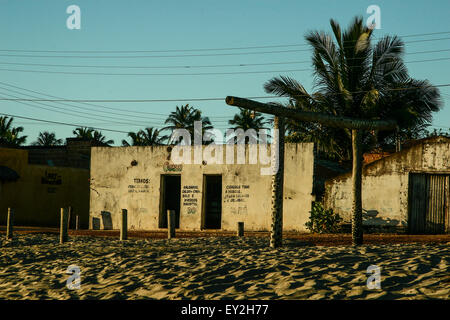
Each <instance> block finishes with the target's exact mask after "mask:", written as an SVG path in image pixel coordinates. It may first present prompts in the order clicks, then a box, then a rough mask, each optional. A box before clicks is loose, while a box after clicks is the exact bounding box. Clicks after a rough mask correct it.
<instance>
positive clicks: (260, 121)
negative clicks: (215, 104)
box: [228, 108, 269, 143]
mask: <svg viewBox="0 0 450 320" xmlns="http://www.w3.org/2000/svg"><path fill="white" fill-rule="evenodd" d="M239 109H240V112H239V113H236V114H235V115H234V117H233V119H231V120H228V123H229V124H230V125H232V126H233V127H232V129H234V130H236V129H242V130H244V131H247V130H248V129H253V130H255V132H253V133H252V134H251V137H247V138H246V141H245V142H246V143H248V141H249V140H250V139H251V138H253V139H255V141H257V140H258V136H257V134H258V131H259V130H260V129H267V127H266V124H268V123H269V121H268V120H266V119H265V118H264V117H263V116H262V114H261V113H259V112H254V111H252V110H248V109H243V108H239ZM255 134H256V135H255ZM233 138H234V137H233Z"/></svg>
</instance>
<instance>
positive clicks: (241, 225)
mask: <svg viewBox="0 0 450 320" xmlns="http://www.w3.org/2000/svg"><path fill="white" fill-rule="evenodd" d="M237 224H238V231H237V236H238V237H243V236H244V223H243V222H238V223H237Z"/></svg>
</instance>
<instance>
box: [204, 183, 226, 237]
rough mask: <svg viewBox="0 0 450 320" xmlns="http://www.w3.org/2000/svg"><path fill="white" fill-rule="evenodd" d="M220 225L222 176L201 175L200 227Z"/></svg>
mask: <svg viewBox="0 0 450 320" xmlns="http://www.w3.org/2000/svg"><path fill="white" fill-rule="evenodd" d="M221 227H222V176H220V175H204V176H203V216H202V229H220V228H221Z"/></svg>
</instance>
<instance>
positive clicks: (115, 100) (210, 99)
mask: <svg viewBox="0 0 450 320" xmlns="http://www.w3.org/2000/svg"><path fill="white" fill-rule="evenodd" d="M428 87H436V88H440V87H450V83H446V84H437V85H429V86H414V87H404V88H391V89H386V90H387V91H403V90H418V89H422V88H428ZM365 92H369V90H359V91H353V92H350V93H365ZM335 95H339V93H335ZM298 96H307V95H298ZM245 98H246V99H274V98H286V97H283V96H258V97H245ZM224 100H225V98H224V97H221V98H180V99H114V100H113V99H10V98H1V97H0V101H47V102H64V101H68V102H105V103H106V102H111V103H124V102H127V103H150V102H180V101H184V102H189V101H224Z"/></svg>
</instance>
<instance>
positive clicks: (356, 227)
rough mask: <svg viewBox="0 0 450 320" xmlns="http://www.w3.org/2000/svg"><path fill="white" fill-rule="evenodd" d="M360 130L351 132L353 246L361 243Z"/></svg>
mask: <svg viewBox="0 0 450 320" xmlns="http://www.w3.org/2000/svg"><path fill="white" fill-rule="evenodd" d="M361 136H362V134H361V130H352V149H353V169H352V197H353V207H352V214H353V217H352V237H353V244H354V245H361V244H362V243H363V230H362V190H361V189H362V140H361Z"/></svg>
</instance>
